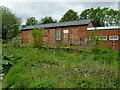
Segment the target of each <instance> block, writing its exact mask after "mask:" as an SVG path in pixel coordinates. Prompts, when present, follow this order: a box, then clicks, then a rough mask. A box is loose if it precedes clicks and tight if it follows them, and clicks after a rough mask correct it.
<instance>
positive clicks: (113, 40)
mask: <svg viewBox="0 0 120 90" xmlns="http://www.w3.org/2000/svg"><path fill="white" fill-rule="evenodd" d="M114 45H115V43H114V40H113V42H112V47H113V49H115V47H114Z"/></svg>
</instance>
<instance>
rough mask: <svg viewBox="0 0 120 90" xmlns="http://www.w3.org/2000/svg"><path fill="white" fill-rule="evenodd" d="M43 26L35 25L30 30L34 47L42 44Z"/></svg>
mask: <svg viewBox="0 0 120 90" xmlns="http://www.w3.org/2000/svg"><path fill="white" fill-rule="evenodd" d="M43 30H44V29H43V28H42V29H41V28H38V29H37V27H35V28H34V30H32V32H31V33H32V36H33V39H34V47H40V46H41V45H42V36H43Z"/></svg>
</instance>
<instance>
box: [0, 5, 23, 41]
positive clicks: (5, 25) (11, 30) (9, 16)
mask: <svg viewBox="0 0 120 90" xmlns="http://www.w3.org/2000/svg"><path fill="white" fill-rule="evenodd" d="M0 10H1V11H2V39H3V40H7V39H8V38H12V37H14V36H16V35H17V34H18V33H19V27H20V25H21V19H20V18H18V17H17V16H16V15H15V14H13V13H12V12H11V10H10V9H9V8H7V7H4V6H0Z"/></svg>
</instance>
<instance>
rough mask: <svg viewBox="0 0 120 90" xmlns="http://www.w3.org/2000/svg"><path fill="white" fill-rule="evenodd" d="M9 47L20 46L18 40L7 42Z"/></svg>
mask: <svg viewBox="0 0 120 90" xmlns="http://www.w3.org/2000/svg"><path fill="white" fill-rule="evenodd" d="M9 45H10V46H12V47H18V46H20V42H19V40H18V38H13V39H12V41H11V42H9Z"/></svg>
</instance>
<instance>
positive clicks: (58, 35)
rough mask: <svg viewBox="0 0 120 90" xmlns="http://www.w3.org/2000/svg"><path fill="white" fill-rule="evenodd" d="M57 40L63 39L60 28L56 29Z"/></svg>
mask: <svg viewBox="0 0 120 90" xmlns="http://www.w3.org/2000/svg"><path fill="white" fill-rule="evenodd" d="M56 40H61V31H60V30H57V31H56Z"/></svg>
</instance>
